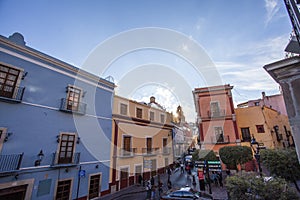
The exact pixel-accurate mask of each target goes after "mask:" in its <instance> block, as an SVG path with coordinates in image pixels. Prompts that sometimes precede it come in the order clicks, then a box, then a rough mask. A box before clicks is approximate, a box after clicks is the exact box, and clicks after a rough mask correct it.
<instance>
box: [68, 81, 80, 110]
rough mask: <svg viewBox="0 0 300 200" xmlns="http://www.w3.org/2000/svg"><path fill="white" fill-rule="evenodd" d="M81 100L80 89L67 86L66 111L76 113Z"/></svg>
mask: <svg viewBox="0 0 300 200" xmlns="http://www.w3.org/2000/svg"><path fill="white" fill-rule="evenodd" d="M80 98H81V89H78V88H75V87H74V86H68V95H67V109H68V110H72V111H78V109H79V103H80Z"/></svg>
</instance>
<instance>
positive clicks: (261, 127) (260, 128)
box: [256, 125, 265, 133]
mask: <svg viewBox="0 0 300 200" xmlns="http://www.w3.org/2000/svg"><path fill="white" fill-rule="evenodd" d="M256 130H257V133H264V132H265V129H264V125H256Z"/></svg>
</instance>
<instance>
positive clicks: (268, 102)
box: [237, 92, 287, 115]
mask: <svg viewBox="0 0 300 200" xmlns="http://www.w3.org/2000/svg"><path fill="white" fill-rule="evenodd" d="M251 106H260V107H263V106H266V107H269V108H272V109H274V110H276V111H277V112H279V113H280V114H283V115H287V111H286V107H285V103H284V98H283V95H282V93H280V94H275V95H269V96H267V95H266V93H265V92H262V97H261V98H260V99H254V100H249V101H247V102H244V103H240V104H238V105H237V107H238V108H243V107H251Z"/></svg>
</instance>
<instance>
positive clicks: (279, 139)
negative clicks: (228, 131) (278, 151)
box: [235, 106, 294, 149]
mask: <svg viewBox="0 0 300 200" xmlns="http://www.w3.org/2000/svg"><path fill="white" fill-rule="evenodd" d="M235 113H236V121H237V126H238V131H239V134H240V138H241V141H242V145H247V146H249V145H250V141H251V138H252V137H253V136H254V138H255V139H256V141H257V142H258V143H261V145H263V146H265V147H266V148H270V149H274V148H285V147H290V146H293V145H294V142H293V139H292V136H291V131H290V130H291V128H290V125H289V121H288V117H287V116H286V115H282V114H280V113H279V112H277V111H276V110H274V109H272V108H269V107H266V106H263V107H260V106H250V107H243V108H236V109H235ZM262 143H263V144H262Z"/></svg>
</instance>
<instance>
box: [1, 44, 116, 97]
mask: <svg viewBox="0 0 300 200" xmlns="http://www.w3.org/2000/svg"><path fill="white" fill-rule="evenodd" d="M0 51H2V52H3V53H6V54H9V55H12V56H14V57H17V58H20V59H22V60H25V61H28V62H31V63H33V64H36V65H39V66H40V67H44V68H46V69H50V70H52V71H55V72H58V73H60V74H63V75H66V76H69V77H71V78H74V79H75V80H76V79H77V80H80V81H82V82H85V83H88V84H90V85H93V86H95V87H98V88H101V89H104V90H106V91H109V92H113V91H114V90H112V89H109V88H106V87H103V86H101V85H98V84H96V83H93V82H91V81H88V80H86V79H84V78H81V77H80V76H76V75H73V74H70V73H68V72H65V71H63V70H60V69H57V68H55V67H52V66H50V65H47V64H45V63H42V62H40V61H37V60H34V59H32V58H28V57H26V56H23V55H21V54H18V53H15V52H12V51H10V50H7V49H4V48H2V47H0ZM79 70H80V69H79ZM75 80H74V81H75Z"/></svg>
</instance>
